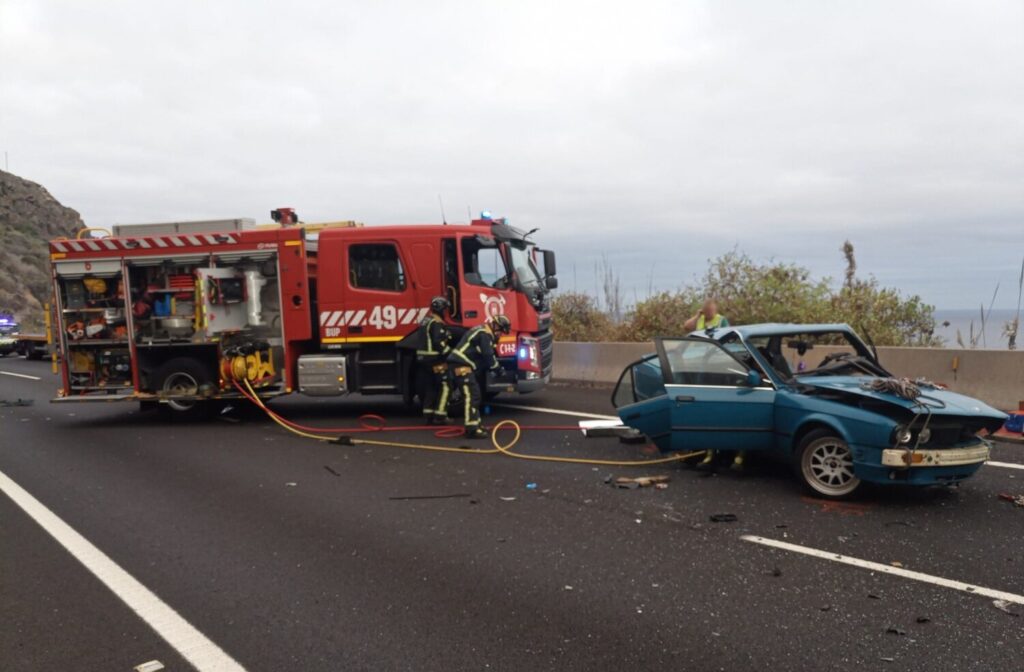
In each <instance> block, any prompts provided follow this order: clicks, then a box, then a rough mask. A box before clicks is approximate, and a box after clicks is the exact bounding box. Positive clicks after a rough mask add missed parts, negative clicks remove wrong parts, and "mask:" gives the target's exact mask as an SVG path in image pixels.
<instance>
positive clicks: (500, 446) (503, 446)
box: [241, 379, 705, 467]
mask: <svg viewBox="0 0 1024 672" xmlns="http://www.w3.org/2000/svg"><path fill="white" fill-rule="evenodd" d="M241 383H242V384H243V385H244V386H245V388H246V390H248V392H249V398H250V400H251V401H252V402H253V403H254V404H256V405H257V406H258V407H259V408H260V409H261V410H262V411H263V412H264V413H266V414H267V416H268V417H269V418H270V419H271V420H273V421H274V422H275V423H277V424H278V425H279V426H281V427H283V428H284V429H286V430H288V431H289V432H291V433H292V434H295V435H297V436H301V437H303V438H307V439H313V440H315V441H323V442H326V443H344V444H347V445H353V446H382V447H387V448H409V449H413V450H432V451H435V452H443V453H459V454H460V455H498V454H500V455H505V456H507V457H512V458H515V459H517V460H534V461H537V462H564V463H568V464H591V465H601V466H606V467H645V466H650V465H654V464H668V463H670V462H681V461H683V460H688V459H690V458H692V457H697V456H699V455H703V454H704V452H705V451H703V450H698V451H693V452H689V453H677V454H675V455H670V456H668V457H661V458H657V459H653V460H596V459H590V458H585V457H558V456H554V455H526V454H523V453H516V452H513V451H512V450H511V449H512V447H513V446H515V445H516V444H517V443H518V442H519V439H520V437H521V436H522V430H521V429H520V427H519V423H517V422H516V421H514V420H502V421H501V422H499V423H498V424H496V425H495V426H494V428H493V429H492V430H491V445H493V446H494V447H493V448H486V449H479V448H452V447H450V446H435V445H431V444H425V443H406V442H402V441H382V440H379V439H357V438H351V437H344V440H341V437H336V436H320V435H318V434H312V433H310V432H304V431H302V430H300V429H296V428H295V427H291V426H289V425H288V424H287V423H286V422H285V421H284V420H282V419H281V417H280V416H278V415H277V413H276V412H274V411H272V410H271V409H269V408H267V406H266V405H265V404H264V403H263V400H262V399H260V398H259V396H258V395H257V394H256V391H255V390H254V389H253V388H252V386H251V385H250V384H249V381H248V380H245V379H242V381H241ZM504 428H508V429H511V430H512V431H513V432H514V433H513V435H512V439H511V440H510V441H508V442H505V443H501V442H499V441H498V431H499V430H501V429H504Z"/></svg>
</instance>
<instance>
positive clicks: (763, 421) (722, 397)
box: [656, 337, 775, 451]
mask: <svg viewBox="0 0 1024 672" xmlns="http://www.w3.org/2000/svg"><path fill="white" fill-rule="evenodd" d="M656 343H657V346H658V358H659V360H660V362H661V372H662V374H663V379H664V383H665V391H666V396H667V398H668V415H669V418H670V420H669V422H670V431H671V435H672V438H671V449H672V450H677V451H690V450H764V449H768V448H771V447H772V446H773V445H774V403H775V389H774V388H773V387H772V386H771V384H770V383H768V382H765V381H764V380H763V379H762V377H761V375H760V374H759V373H756V372H751V371H750V370H749V369H748V367H747V366H746V365H745V364H743V363H741V362H740V361H739V360H738V359H736V357H734V356H733V355H732V354H730V353H729V352H728V351H727V350H726V349H725V348H723V347H722V346H721V345H720V344H719V343H717V342H715V341H712V340H710V339H707V338H697V337H691V338H662V339H658V340H657V341H656Z"/></svg>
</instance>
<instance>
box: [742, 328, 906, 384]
mask: <svg viewBox="0 0 1024 672" xmlns="http://www.w3.org/2000/svg"><path fill="white" fill-rule="evenodd" d="M738 339H739V337H738V336H737V335H735V334H730V335H729V336H727V337H726V339H723V344H725V345H726V347H732V348H735V347H737V346H738ZM745 341H746V347H747V348H748V349H749V350H752V351H753V350H756V351H757V353H758V354H759V355H760V356H761V359H763V360H764V361H765V362H766V363H767V364H768V365H769V366H770V367H771V368H772V369H773V370H774V371H775V373H776V374H777V375H778V376H779V377H780V378H783V379H785V380H793V379H799V378H801V377H805V376H884V375H888V372H887V371H885V369H883V368H882V367H881V366H880V365H879V364H878V363H877V362H875V361H874V358H873V356H872V354H871V351H870V350H869V349H868V348H867V346H866V345H864V343H863V341H861V340H860V339H859V338H858V337H857V335H856V334H854V333H852V332H849V331H843V330H835V331H825V332H813V333H801V332H798V331H794V332H792V333H788V334H772V335H770V336H748V337H747V338H746V339H745Z"/></svg>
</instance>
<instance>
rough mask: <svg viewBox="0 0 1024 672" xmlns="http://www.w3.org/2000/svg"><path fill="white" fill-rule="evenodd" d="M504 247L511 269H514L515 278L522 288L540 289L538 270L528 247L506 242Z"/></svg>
mask: <svg viewBox="0 0 1024 672" xmlns="http://www.w3.org/2000/svg"><path fill="white" fill-rule="evenodd" d="M505 249H507V250H508V255H509V261H510V262H511V266H512V270H513V271H515V274H516V278H518V279H519V284H520V285H521V286H522V287H523V289H525V290H529V291H536V290H538V289H540V286H541V279H540V272H539V271H537V267H536V266H535V265H534V263H533V259H532V258H531V256H530V248H529V247H528V246H526V245H522V244H517V243H515V242H508V243H506V244H505Z"/></svg>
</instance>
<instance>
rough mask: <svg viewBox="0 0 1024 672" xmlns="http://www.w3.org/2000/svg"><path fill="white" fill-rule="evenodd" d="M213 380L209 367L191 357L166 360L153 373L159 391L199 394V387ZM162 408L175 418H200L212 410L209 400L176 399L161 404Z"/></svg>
mask: <svg viewBox="0 0 1024 672" xmlns="http://www.w3.org/2000/svg"><path fill="white" fill-rule="evenodd" d="M212 381H213V376H212V375H211V373H210V371H209V370H208V369H207V367H205V366H203V365H202V363H200V362H199V361H198V360H195V359H192V358H191V357H176V358H174V359H172V360H170V361H167V362H164V364H162V365H161V366H160V368H158V369H157V370H156V372H155V373H154V374H153V389H154V390H156V392H157V393H168V392H178V393H183V394H198V393H199V388H200V387H202V386H203V385H204V384H209V383H211V382H212ZM160 407H161V409H163V410H165V411H167V412H169V413H170V414H171V416H172V417H175V418H183V419H185V418H187V419H199V418H203V417H205V416H206V415H208V414H209V413H210V411H211V410H212V404H211V402H209V401H174V400H169V401H166V402H164V403H161V404H160Z"/></svg>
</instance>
